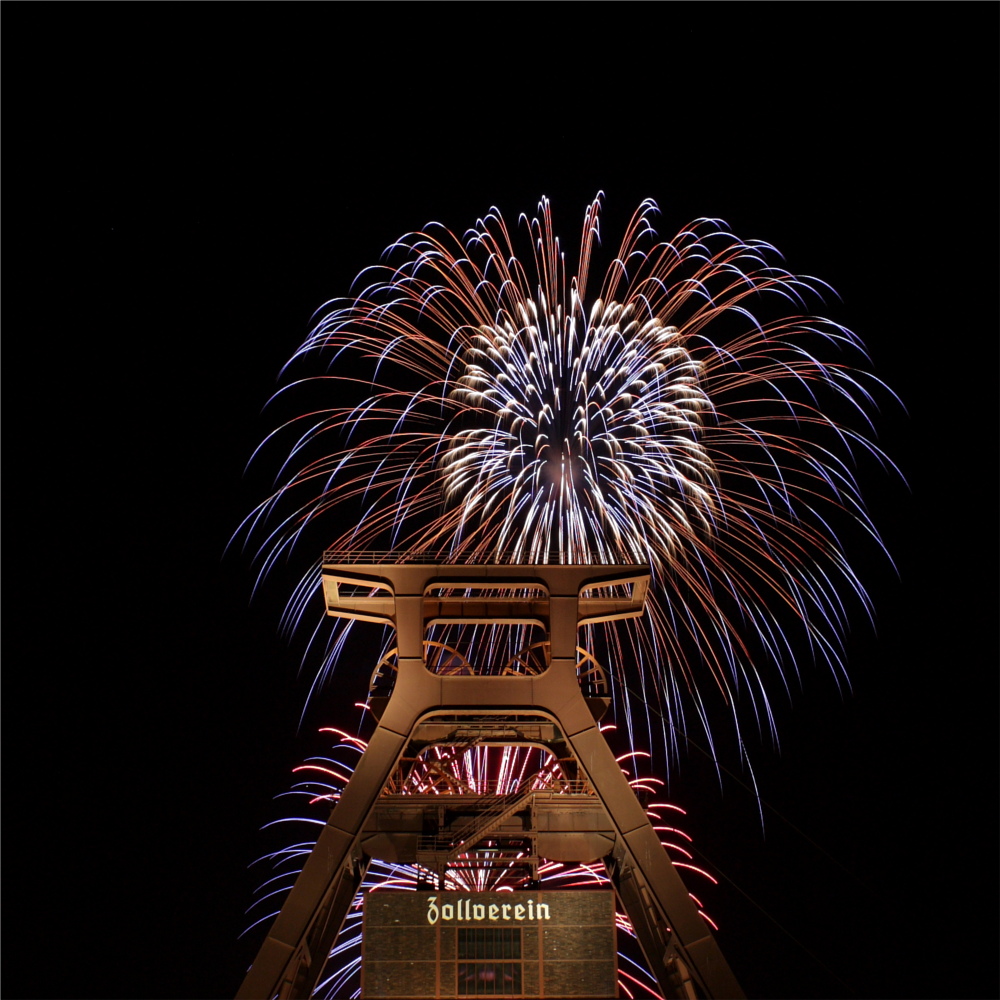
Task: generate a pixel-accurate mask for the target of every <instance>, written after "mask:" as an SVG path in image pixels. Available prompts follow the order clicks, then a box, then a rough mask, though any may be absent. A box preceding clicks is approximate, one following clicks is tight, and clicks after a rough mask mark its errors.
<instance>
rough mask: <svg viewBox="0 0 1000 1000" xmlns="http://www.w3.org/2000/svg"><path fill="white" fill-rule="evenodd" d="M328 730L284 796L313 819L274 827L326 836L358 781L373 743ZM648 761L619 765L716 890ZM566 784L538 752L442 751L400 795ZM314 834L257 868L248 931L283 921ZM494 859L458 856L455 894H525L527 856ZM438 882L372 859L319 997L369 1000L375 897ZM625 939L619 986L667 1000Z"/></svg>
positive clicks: (671, 849)
mask: <svg viewBox="0 0 1000 1000" xmlns="http://www.w3.org/2000/svg"><path fill="white" fill-rule="evenodd" d="M602 728H604V729H607V728H609V727H602ZM610 728H613V727H610ZM320 732H323V733H331V734H333V735H334V736H335V737H336V742H335V743H334V745H333V747H332V749H331V751H330V756H317V757H312V758H310V759H309V760H307V761H306V762H305V763H304V764H302V765H301V766H300V767H298V768H296V769H295V771H296V774H297V775H298V777H299V781H298V782H297V783H296V784H295V785H294V786H293V787H292V789H291V790H290V791H289V792H286V793H285V795H284V796H279V798H284V797H286V796H287V797H290V798H292V799H295V800H297V801H299V802H300V803H302V804H303V805H305V806H306V807H307V808H308V809H309V810H310V811H311V814H305V815H303V814H301V813H300V814H298V815H294V816H290V817H287V818H285V819H283V820H279V821H277V822H276V823H272V824H268V825H269V826H278V825H282V826H283V825H284V824H293V825H295V826H296V827H299V828H303V827H304V828H305V829H306V830H309V829H317V830H318V829H319V828H321V827H322V826H323V825H324V824H325V823H326V816H327V814H328V812H329V808H330V807H331V806H332V805H334V804H335V803H336V802H337V800H338V799H339V798H340V794H341V792H342V790H343V788H344V786H346V784H347V782H348V781H349V780H350V778H351V775H352V774H353V771H354V762H355V761H356V760H358V759H359V758H360V756H361V754H362V753H364V751H365V749H366V743H365V741H364V740H362V739H359V738H358V737H356V736H352V735H350V734H349V733H347V732H345V731H344V730H341V729H335V728H329V727H328V728H324V729H321V730H320ZM648 756H649V755H648V754H646V753H643V752H641V751H630V752H628V753H625V754H623V755H622V756H621V757H620V758H619V763H620V764H621V765H622V769H623V770H624V771H625V773H626V775H628V776H629V784H630V785H631V786H632V788H633V789H634V790H635V792H636V793H637V794H639V795H643V797H644V798H646V799H649V802H648V805H647V806H646V813H647V815H648V816H649V818H650V820H651V822H652V823H653V826H654V829H656V830H657V831H658V832H659V834H660V838H661V841H660V842H661V843H662V844H663V847H664V849H665V850H666V852H667V854H668V855H669V857H670V859H671V861H672V862H673V864H674V865H675V866H677V867H681V868H684V869H686V870H688V871H691V872H694V873H696V877H700V878H704V879H705V880H706V881H707V882H710V883H713V884H714V883H715V881H716V880H715V879H714V878H713V877H712V876H711V875H710V874H709V873H708V872H706V871H705V870H704V869H702V868H700V867H698V866H696V865H695V864H694V863H693V862H694V859H693V856H692V854H691V851H690V850H689V845H690V842H691V838H690V837H689V836H688V835H687V834H686V833H684V831H682V830H680V829H678V828H677V827H676V826H674V825H673V824H674V822H675V819H674V817H675V816H676V815H677V814H683V812H684V811H683V810H682V809H680V808H679V807H678V806H675V805H673V804H670V803H667V802H663V801H657V800H656V797H657V796H659V795H660V794H661V792H662V786H663V782H662V781H661V780H660V779H658V778H655V777H651V776H640V775H638V774H636V766H637V764H638V763H639V762H640V761H641V760H642V759H643V758H646V757H648ZM634 774H635V776H633V775H634ZM564 781H565V777H564V776H563V775H562V773H561V770H560V767H559V763H558V761H556V759H555V758H554V757H553V756H552V755H551V754H548V753H547V752H545V751H541V750H538V749H530V748H525V747H517V748H515V747H508V748H500V747H492V746H475V747H469V748H466V747H461V748H458V749H457V750H456V748H454V747H441V746H432V747H429V748H427V750H425V751H424V752H423V753H422V754H421V755H420V756H419V757H417V758H415V759H412V760H406V761H404V762H403V763H402V765H401V767H400V770H399V772H398V775H397V778H396V781H395V784H394V786H393V789H392V791H393V794H395V795H438V794H441V795H448V794H454V793H458V794H466V795H475V796H478V795H498V796H503V795H510V794H512V793H515V792H517V791H519V790H523V789H524V788H526V787H530V788H534V789H539V790H551V789H553V788H558V787H559V785H560V783H561V782H564ZM304 837H305V839H304V840H297V841H296V842H294V843H291V844H286V845H285V846H284V847H281V848H279V849H278V850H276V851H273V852H271V853H268V854H266V855H264V856H263V857H261V858H259V859H258V860H257V862H255V864H257V865H264V866H267V867H269V869H270V872H269V875H268V876H267V877H266V878H265V880H264V881H263V882H262V883H261V885H260V886H259V888H258V890H257V893H256V897H257V898H256V899H255V900H254V902H253V904H251V906H250V908H249V910H248V911H247V913H248V914H250V915H251V916H252V917H253V923H252V924H251V925H250V927H248V928H247V932H249V931H251V930H252V929H253V928H254V927H257V926H258V925H260V924H264V923H267V922H268V921H270V920H273V919H274V917H275V916H276V915H277V913H278V911H279V910H280V908H281V903H282V901H283V899H284V897H285V895H286V894H287V892H288V890H289V889H290V888H291V886H292V884H293V882H294V881H295V878H296V877H297V876H298V874H299V872H300V871H301V869H302V865H303V864H304V863H305V860H306V859H307V858H308V857H309V855H310V853H311V852H312V850H313V847H314V846H315V838H314V837H312V836H310V835H309V834H304ZM494 853H495V852H491V851H490V849H489V848H488V847H480V848H477V849H476V850H474V851H471V852H469V854H463V855H460V856H459V858H458V859H457V865H458V867H455V868H453V869H450V870H449V871H448V872H447V875H446V882H445V888H447V889H450V890H459V891H462V890H464V891H467V892H477V891H484V890H491V891H497V892H505V891H512V890H515V889H523V888H524V887H525V885H526V883H527V878H528V876H527V875H526V874H525V869H524V867H523V862H521V863H519V861H518V859H513V860H510V859H507V860H506V861H503V860H501V859H500V858H499V857H494ZM472 857H476V858H478V859H480V860H483V859H486V860H488V861H489V860H492V861H494V863H493V864H492V865H490V866H485V865H480V866H477V867H470V868H462V867H460V866H461V862H462V861H463V860H468V859H469V858H472ZM433 877H434V873H432V872H427V871H423V870H422V869H420V868H419V867H418V866H416V865H409V864H391V863H388V862H384V861H378V860H372V862H371V864H370V865H369V867H368V871H367V874H366V876H365V879H364V881H363V883H362V885H361V887H360V889H359V891H358V893H357V895H356V896H355V898H354V903H353V905H352V906H351V908H350V910H349V911H348V915H347V919H346V920H345V922H344V926H343V928H342V929H341V931H340V934H339V935H338V937H337V940H336V941H335V942H334V945H333V948H332V950H331V952H330V954H329V956H328V958H327V963H326V967H325V968H324V970H323V972H322V973H321V975H320V976H319V979H318V981H317V986H316V989H315V991H314V993H313V996H315V997H317V998H334V997H343V996H355V997H356V996H359V995H360V973H361V920H362V912H363V911H362V905H363V902H364V896H365V895H366V894H367V893H369V892H388V891H394V890H413V889H417V888H418V887H419V886H420V885H421V882H423V884H424V885H425V886H426V885H427V884H429V882H428V881H427V880H430V879H433ZM538 877H539V880H540V881H541V882H542V883H543V884H544V887H545V888H546V889H571V888H578V887H590V888H593V887H597V886H604V887H606V886H609V885H610V882H609V879H608V876H607V873H606V871H605V867H604V864H603V863H602V862H595V863H593V864H565V863H562V862H554V861H547V862H545V863H543V864H541V865H539V868H538ZM689 895H691V899H692V900H693V901H694V902H695V904H696V905H697V907H698V912H699V913H700V914H701V916H702V917H703V918H704V919H705V920H706V921H708V923H710V924H711V926H712V927H713V928H715V929H716V930H718V928H717V927H716V925H715V923H714V921H712V919H711V918H710V917H709V916H708V915H707V914H706V913H705V912H704V909H703V907H702V903H701V901H700V900H699V899H698V897H696V896H695V895H693V894H691V893H689ZM616 923H617V926H618V929H619V930H620V931H621V932H622V933H623V934H624V935H626V936H627V937H628V938H629V939H634V937H635V932H634V930H633V928H632V924H631V922H630V921H629V918H628V916H627V915H626V914H625V913H624V912H622V910H621V909H620V908H619V909H618V911H617V913H616ZM245 933H246V932H245ZM619 941H620V947H623V949H624V950H622V951H620V952H619V963H620V968H619V977H620V978H619V986H620V989H621V992H622V996H625V997H637V998H649V1000H663V998H662V995H661V994H660V993H659V992H658V990H657V986H656V981H655V979H654V978H653V977H652V976H651V975H650V974H649V971H648V970H647V969H646V967H645V965H644V964H643V960H642V957H641V953H640V952H639V950H638V947H637V946H630V945H629V944H628V943H627V942H625V941H624V939H622V938H619Z"/></svg>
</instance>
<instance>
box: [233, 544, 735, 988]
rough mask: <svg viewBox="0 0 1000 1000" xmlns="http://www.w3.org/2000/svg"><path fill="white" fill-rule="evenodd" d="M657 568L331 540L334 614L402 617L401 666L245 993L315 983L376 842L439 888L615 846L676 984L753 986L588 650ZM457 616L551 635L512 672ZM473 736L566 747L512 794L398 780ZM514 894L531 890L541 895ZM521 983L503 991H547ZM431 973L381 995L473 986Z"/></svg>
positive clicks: (650, 949)
mask: <svg viewBox="0 0 1000 1000" xmlns="http://www.w3.org/2000/svg"><path fill="white" fill-rule="evenodd" d="M649 580H650V574H649V569H648V568H647V567H646V566H643V565H639V564H617V565H582V564H576V565H497V564H491V565H452V564H441V563H438V562H437V561H436V560H434V559H433V558H432V557H429V556H428V555H427V554H426V553H420V554H416V555H414V554H397V553H368V554H364V553H356V552H355V553H348V552H340V551H331V552H327V553H326V555H325V557H324V560H323V587H324V594H325V599H326V606H327V613H328V614H330V615H332V616H334V617H341V618H352V619H357V620H361V621H370V622H377V623H380V624H386V625H391V626H393V628H394V629H395V632H396V638H397V650H396V659H395V670H393V669H392V664H391V663H390V662H388V661H383V663H382V664H380V665H379V668H377V669H376V673H375V677H374V678H373V690H372V699H371V706H372V709H373V711H374V713H375V715H376V717H377V718H378V725H377V728H376V730H375V733H374V734H373V736H372V738H371V740H370V741H369V744H368V749H367V750H366V752H365V753H364V755H363V757H362V758H361V760H360V762H359V763H358V766H357V768H356V769H355V772H354V775H353V777H352V778H351V781H350V783H349V784H348V786H347V787H346V788H345V789H344V792H343V794H342V796H341V798H340V801H339V802H338V803H337V805H336V807H335V808H334V810H333V812H332V814H331V816H330V819H329V821H328V822H327V824H326V826H325V828H324V829H323V832H322V834H321V835H320V838H319V840H318V842H317V844H316V847H315V849H314V850H313V852H312V855H311V856H310V858H309V860H308V862H307V863H306V865H305V867H304V869H303V870H302V873H301V875H300V876H299V878H298V880H297V881H296V883H295V886H294V888H293V889H292V891H291V893H290V894H289V896H288V899H287V900H286V902H285V905H284V907H283V908H282V911H281V913H280V914H279V916H278V917H277V919H276V920H275V923H274V925H273V926H272V928H271V930H270V932H269V934H268V937H267V939H266V940H265V942H264V944H263V945H262V946H261V949H260V952H259V954H258V956H257V959H256V960H255V962H254V964H253V966H252V967H251V969H250V972H249V973H248V974H247V977H246V979H245V980H244V983H243V986H242V988H241V990H240V992H239V994H238V996H239V997H240V998H245V1000H260V998H268V1000H269V998H272V997H275V996H277V997H281V998H286V997H288V998H307V997H309V996H310V994H311V993H312V990H313V987H314V986H315V983H316V980H317V977H318V976H319V974H320V972H321V971H322V967H323V965H324V963H325V961H326V958H327V955H328V954H329V952H330V948H331V946H332V943H333V940H334V938H335V937H336V934H337V932H338V931H339V929H340V927H341V925H342V924H343V921H344V917H345V916H346V914H347V910H348V907H349V906H350V904H351V902H352V900H353V899H354V897H355V894H356V892H357V890H358V888H359V886H360V884H361V881H362V878H363V876H364V873H365V870H366V869H367V866H368V863H369V861H370V860H371V859H372V858H376V857H377V858H381V859H383V860H388V861H397V862H411V863H417V864H419V865H420V867H421V868H422V869H423V870H424V871H425V872H427V873H428V879H429V881H430V882H436V883H437V885H436V889H437V891H438V892H439V893H440V892H442V891H443V889H444V877H445V873H446V872H447V871H448V870H450V869H453V868H455V867H456V866H461V865H469V864H478V865H487V866H500V865H513V864H517V865H523V866H526V867H527V868H528V869H529V872H528V874H529V881H528V882H527V884H528V885H529V886H530V887H532V888H537V885H536V884H534V883H533V882H532V881H530V877H531V876H534V875H536V874H537V864H538V859H539V858H540V857H541V858H548V859H552V860H559V861H581V862H590V861H596V860H599V859H603V860H604V863H605V866H606V868H607V871H608V874H609V877H610V879H611V882H612V884H613V886H614V889H615V891H616V893H617V894H618V897H619V899H620V900H621V902H622V904H623V906H624V908H625V910H626V912H627V913H628V916H629V918H630V919H631V921H632V923H633V926H634V929H635V933H636V937H637V939H638V941H639V944H640V946H641V948H642V951H643V953H644V955H645V958H646V961H647V963H648V964H649V968H650V970H651V972H652V973H653V975H654V976H655V978H656V980H657V981H658V983H659V986H660V989H661V991H662V992H663V993H664V994H665V995H667V996H676V997H694V996H696V995H697V994H698V993H701V994H702V995H704V996H706V997H739V996H742V994H741V992H740V989H739V986H738V985H737V983H736V981H735V979H734V977H733V975H732V973H731V971H730V969H729V967H728V965H727V963H726V961H725V959H724V958H723V956H722V954H721V952H720V951H719V949H718V946H717V945H716V943H715V940H714V939H713V937H712V935H711V933H710V931H709V929H708V927H707V925H706V924H705V922H704V921H703V920H702V918H701V917H700V916H699V914H698V911H697V908H696V907H695V906H694V904H693V903H692V901H691V899H690V897H689V896H688V893H687V890H686V889H685V887H684V885H683V883H682V882H681V879H680V876H679V875H678V874H677V872H676V870H675V869H674V867H673V865H672V864H671V862H670V860H669V858H668V857H667V854H666V852H665V851H664V849H663V847H662V845H661V843H660V839H659V836H658V834H657V833H656V832H655V831H654V830H653V827H652V825H651V823H650V820H649V818H648V817H647V815H646V813H645V811H644V810H643V808H642V806H640V804H639V802H638V801H637V799H636V797H635V794H634V792H633V791H632V788H631V787H630V785H629V783H628V780H627V779H626V777H625V775H624V774H623V772H622V770H621V767H620V765H619V764H618V762H617V761H616V759H615V757H614V755H613V754H612V752H611V750H610V748H609V747H608V745H607V743H606V741H605V739H604V736H603V735H602V733H601V731H600V728H599V720H600V717H601V716H602V715H603V713H604V711H605V710H606V709H607V707H608V704H609V692H608V690H607V684H606V681H605V679H604V675H603V670H602V669H601V668H600V666H599V665H597V664H596V662H595V661H593V660H592V659H591V658H589V657H587V656H586V654H585V655H584V658H583V659H581V657H580V655H579V651H578V646H577V631H578V629H579V627H580V626H581V625H589V624H594V623H597V622H608V621H616V620H620V619H626V618H636V617H639V616H640V615H642V613H643V608H644V605H645V600H646V593H647V590H648V586H649ZM448 626H459V627H462V626H477V627H480V628H484V629H486V630H491V629H493V630H496V629H500V628H503V627H506V626H526V627H534V628H535V629H537V630H538V632H539V634H540V635H541V636H542V638H541V640H540V641H539V642H538V643H533V644H531V646H530V647H529V648H528V649H526V650H524V652H523V654H522V655H520V656H515V657H514V658H512V659H511V660H510V661H509V662H507V663H506V664H505V665H504V666H503V667H502V668H501V669H499V670H497V669H496V668H495V666H494V665H488V664H485V663H480V662H469V661H468V660H467V659H465V658H464V657H463V656H462V655H461V654H460V653H458V652H457V651H455V650H451V649H448V648H447V647H444V646H443V645H442V644H441V643H437V642H432V641H430V640H429V639H428V633H429V630H431V629H435V628H439V627H448ZM487 645H488V644H478V645H476V646H475V647H474V648H477V649H478V648H486V646H487ZM474 658H475V657H474ZM474 744H481V745H498V746H528V747H539V748H542V749H544V750H547V751H548V752H549V753H551V754H552V756H553V757H554V758H556V759H557V760H558V762H559V768H558V774H556V773H555V772H553V773H551V774H549V775H547V776H540V775H538V774H536V775H532V776H531V777H530V780H528V781H526V782H523V783H522V785H521V787H520V788H519V790H518V791H517V792H516V793H514V794H512V795H488V796H486V797H485V798H480V797H476V796H463V795H461V794H455V793H452V794H449V795H448V796H447V797H446V798H444V799H443V798H442V795H441V794H436V795H433V796H426V797H424V796H420V795H413V794H407V795H399V794H394V790H395V789H397V788H399V787H401V786H400V785H399V784H398V782H397V781H396V780H395V779H396V775H397V773H398V768H399V766H400V763H401V762H404V761H413V760H414V759H417V758H418V757H419V755H420V753H421V752H422V751H423V750H425V749H426V748H427V747H430V746H437V747H457V748H463V749H464V748H466V747H468V746H470V745H474ZM428 888H431V886H430V885H429V886H428ZM517 895H518V896H519V897H520V896H522V894H520V893H519V894H517ZM422 898H423V897H422ZM497 898H498V899H502V900H503V902H508V903H510V906H511V907H513V906H516V905H523V906H527V898H528V897H524V899H523V900H521V899H518V900H513V901H512V900H511V898H510V897H508V896H507V895H504V896H503V897H499V896H498V897H497ZM531 899H532V905H534V902H536V901H537V899H538V894H537V893H536V894H535V895H534V896H532V897H531ZM441 905H443V904H441ZM449 905H451V904H449ZM470 905H471V904H470ZM470 912H471V911H470ZM484 912H486V913H487V916H488V912H487V911H484ZM500 912H501V913H502V911H500ZM511 912H512V913H513V912H514V911H513V910H511ZM502 923H503V921H502V920H500V922H499V923H498V924H497V927H498V928H499V927H500V926H501V925H502ZM498 933H500V932H499V931H498ZM502 940H505V939H503V938H502V935H501V936H500V937H498V938H497V941H498V942H500V941H502ZM491 947H494V946H493V945H491ZM495 947H500V945H499V944H497V945H495ZM519 975H520V973H519ZM511 983H513V979H511ZM518 983H519V984H520V985H518V986H517V987H516V988H515V987H514V985H510V991H509V992H506V993H503V994H501V995H508V996H527V995H535V996H538V995H544V994H543V993H538V992H533V993H532V992H528V988H529V987H528V984H527V982H523V983H522V982H521V981H520V980H518ZM414 985H415V984H414V981H413V980H412V979H409V980H407V981H406V983H405V985H401V986H400V987H399V988H398V990H397V992H396V993H395V994H393V992H392V985H391V983H390V984H389V985H388V986H385V984H384V982H383V985H382V986H380V987H379V989H380V990H386V989H387V990H388V992H384V991H383V992H380V993H379V995H381V996H386V995H397V996H414V995H428V996H453V995H456V993H455V992H454V991H452V992H448V990H451V989H452V987H451V986H450V985H447V984H446V987H445V988H444V989H442V987H441V982H440V976H439V977H438V979H437V980H436V982H435V987H434V989H435V991H436V992H429V993H424V994H415V993H414V992H413V991H412V990H413V987H414ZM467 992H468V991H467ZM471 992H475V991H474V990H473V991H471ZM559 995H565V994H559ZM591 995H595V994H591Z"/></svg>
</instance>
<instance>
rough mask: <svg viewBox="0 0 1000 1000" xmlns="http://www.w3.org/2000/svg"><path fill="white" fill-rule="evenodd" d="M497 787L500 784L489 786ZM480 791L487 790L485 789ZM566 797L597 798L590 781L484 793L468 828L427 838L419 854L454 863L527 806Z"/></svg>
mask: <svg viewBox="0 0 1000 1000" xmlns="http://www.w3.org/2000/svg"><path fill="white" fill-rule="evenodd" d="M490 785H492V786H493V787H494V788H496V786H497V782H489V783H487V787H489V786H490ZM477 791H483V789H482V787H480V788H479V789H477ZM564 795H588V796H593V795H594V791H593V789H592V788H591V787H590V785H589V784H588V783H587V782H586V781H582V780H573V781H569V780H565V779H562V780H558V779H557V780H556V781H554V782H553V784H552V785H539V786H537V787H532V786H531V784H530V783H529V784H528V787H521V788H516V789H514V790H513V791H510V792H507V793H506V794H499V793H497V794H492V795H491V794H484V795H481V797H480V798H479V800H478V801H477V802H476V803H475V805H474V806H473V807H472V808H476V807H479V806H482V807H483V808H482V810H481V811H480V812H479V813H478V815H476V816H475V817H474V818H473V819H472V820H471V821H470V822H468V823H466V824H465V826H463V827H460V828H459V829H458V830H455V831H449V832H445V833H438V834H436V835H434V836H423V837H421V838H420V840H419V841H418V847H417V851H418V852H419V853H421V854H446V855H447V860H449V861H454V860H455V859H456V858H457V857H458V855H459V854H464V853H466V852H468V851H473V850H475V847H476V845H477V844H478V843H480V842H481V841H482V840H483V839H485V838H486V837H487V836H489V834H491V833H492V832H493V831H494V830H496V829H497V827H499V826H500V824H501V823H503V822H504V820H506V819H508V818H509V817H510V816H512V815H513V814H514V813H516V812H519V811H520V810H521V809H523V808H524V807H525V805H526V804H528V803H532V802H534V801H536V800H538V799H542V800H544V801H554V800H556V799H558V798H559V797H560V796H564Z"/></svg>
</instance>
